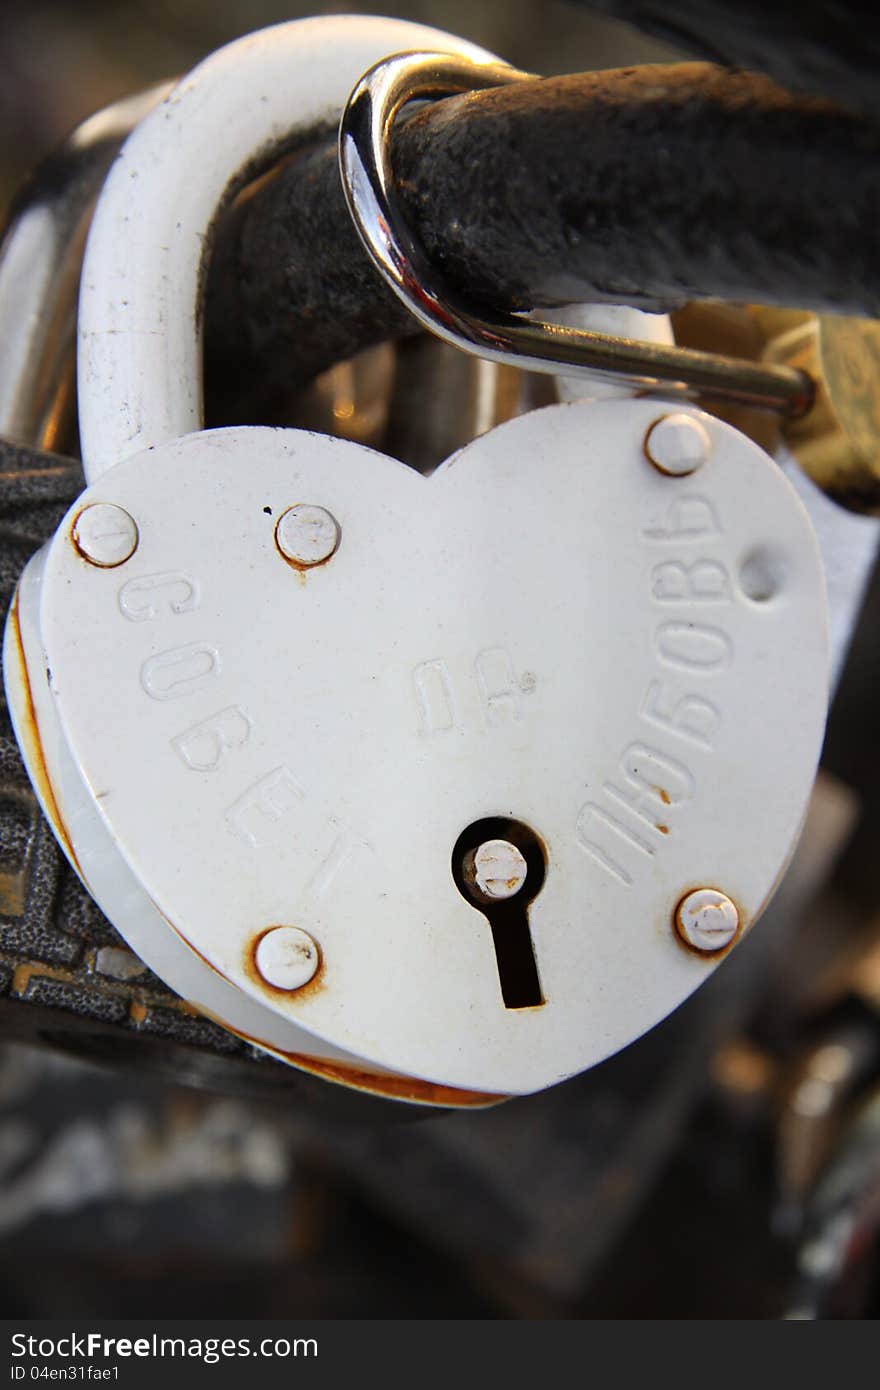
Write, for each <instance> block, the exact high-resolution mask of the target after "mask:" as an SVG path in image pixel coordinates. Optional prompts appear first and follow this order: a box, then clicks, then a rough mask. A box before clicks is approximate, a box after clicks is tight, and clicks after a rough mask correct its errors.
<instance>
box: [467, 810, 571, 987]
mask: <svg viewBox="0 0 880 1390" xmlns="http://www.w3.org/2000/svg"><path fill="white" fill-rule="evenodd" d="M546 872H547V864H546V859H545V856H544V848H543V846H542V844H541V841H540V839H539V838H538V836H537V835H536V834H535V832H534V830H531V829H530V828H529V826H527V825H524V824H523V822H522V821H518V820H510V819H508V818H507V817H505V816H489V817H486V818H485V819H483V820H478V821H474V822H473V824H472V825H469V826H468V827H467V829H466V830H463V831H462V833H461V834H460V835H459V837H458V839H457V840H456V842H455V848H454V849H453V851H452V876H453V878H454V879H455V884H456V887H457V888H458V891H459V892H460V893H461V895H462V897H464V898H465V899H466V900H467V902H469V903H470V904H471V906H472V907H477V908H479V910H480V911H481V912H482V914H483V916H484V917H485V918H486V921H487V922H488V923H489V927H490V928H491V931H492V942H493V944H494V947H495V961H496V964H497V966H498V980H499V983H500V985H501V997H502V999H503V1000H504V1006H505V1008H507V1009H530V1008H535V1007H536V1006H537V1005H540V1004H543V1003H544V996H543V995H542V993H541V981H540V979H539V977H538V966H537V963H536V961H535V950H534V946H533V944H532V933H531V929H530V927H529V907H530V905H531V903H532V902H533V901H534V899H535V898H536V897H537V895H538V893H539V891H540V889H541V885H542V884H543V882H544V876H545V874H546Z"/></svg>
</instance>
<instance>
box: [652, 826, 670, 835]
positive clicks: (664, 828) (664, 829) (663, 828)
mask: <svg viewBox="0 0 880 1390" xmlns="http://www.w3.org/2000/svg"><path fill="white" fill-rule="evenodd" d="M654 829H655V830H659V831H660V834H661V835H668V834H669V826H668V825H659V824H658V825H656V826H655V827H654Z"/></svg>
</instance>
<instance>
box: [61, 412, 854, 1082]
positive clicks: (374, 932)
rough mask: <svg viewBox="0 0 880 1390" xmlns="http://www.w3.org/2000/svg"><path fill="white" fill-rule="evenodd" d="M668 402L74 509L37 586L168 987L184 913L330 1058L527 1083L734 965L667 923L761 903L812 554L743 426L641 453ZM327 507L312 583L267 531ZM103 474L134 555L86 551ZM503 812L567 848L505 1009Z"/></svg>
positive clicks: (800, 715)
mask: <svg viewBox="0 0 880 1390" xmlns="http://www.w3.org/2000/svg"><path fill="white" fill-rule="evenodd" d="M658 413H660V414H662V413H663V407H662V404H661V405H658V404H657V403H656V402H646V401H640V402H607V403H594V404H582V405H570V406H558V407H552V408H550V409H548V410H545V411H540V412H536V413H534V414H532V415H528V416H525V417H522V418H521V419H519V420H515V421H512V422H510V423H508V424H507V425H505V426H503V427H501V428H500V429H497V430H495V431H492V432H490V433H489V434H488V435H485V436H483V437H482V438H481V439H479V440H477V441H475V442H474V443H473V444H471V445H470V446H468V447H467V448H466V449H465V450H463V451H462V452H461V453H460V454H459V455H457V456H456V457H455V458H454V459H452V460H450V461H449V462H448V463H447V464H445V465H444V466H443V467H442V468H441V469H440V470H439V471H438V472H437V473H435V474H434V475H433V476H432V477H431V478H428V479H425V478H422V477H420V476H419V475H417V474H415V473H413V472H412V471H411V470H408V469H406V468H405V467H404V466H403V465H401V464H398V463H396V462H395V461H393V460H390V459H387V458H383V457H382V456H380V455H376V454H373V453H371V452H370V451H368V450H365V449H363V448H361V447H360V446H357V445H354V444H351V443H348V442H345V441H339V440H331V439H327V438H324V437H321V436H316V435H307V434H304V433H297V432H289V431H270V430H261V429H248V430H245V429H242V430H222V431H216V432H212V433H208V434H202V435H196V436H191V437H189V438H187V439H183V440H181V441H178V442H177V443H175V444H171V445H167V446H165V447H163V448H161V449H156V450H154V451H153V452H152V453H151V455H150V456H149V459H145V458H136V459H133V460H130V461H128V462H127V463H124V464H122V465H120V466H119V467H118V468H116V469H115V470H114V471H113V472H112V473H110V474H108V475H106V477H104V478H102V479H101V480H100V482H99V483H98V484H97V485H96V486H95V487H94V488H92V489H90V490H89V492H88V493H87V494H86V495H85V497H84V498H83V499H82V500H81V501H80V502H79V503H78V504H77V507H76V509H75V510H74V512H72V513H71V516H70V518H69V519H68V521H67V522H66V523H65V524H64V525H62V527H61V529H60V530H59V533H58V535H57V537H56V539H55V540H54V542H53V543H52V546H51V548H50V552H49V555H48V558H47V561H46V571H45V574H44V576H43V581H42V584H41V598H40V605H41V610H40V615H39V628H40V632H41V635H42V643H43V647H44V652H45V660H46V662H47V663H48V666H49V668H50V669H51V672H52V696H53V699H54V706H55V710H56V711H57V715H58V717H59V719H60V723H61V726H62V736H63V741H64V743H65V745H66V747H67V748H68V749H69V752H70V756H71V758H72V760H73V762H74V763H75V767H76V772H77V774H78V777H79V778H80V779H81V783H82V785H83V786H84V787H85V788H87V789H89V790H90V792H91V796H92V798H93V802H92V804H93V806H94V808H95V809H96V811H97V813H98V816H99V817H100V819H101V821H102V822H103V825H104V827H105V829H106V832H107V834H108V838H109V840H110V841H111V842H113V843H114V844H115V845H116V846H117V849H118V854H119V856H120V857H121V860H122V861H123V863H124V865H125V869H126V872H127V874H128V875H129V876H130V877H131V879H132V880H133V882H134V883H135V884H136V885H137V887H138V890H139V891H140V892H141V893H142V894H143V896H144V897H145V898H146V899H148V900H150V901H152V902H153V903H154V904H155V905H156V907H157V908H158V914H159V919H160V920H161V921H163V922H164V923H165V926H164V930H161V931H160V929H159V928H158V925H156V926H155V933H154V942H153V947H152V950H153V959H155V958H156V956H157V954H158V955H161V954H162V952H163V951H164V949H165V947H166V946H167V947H168V948H169V956H168V961H167V963H166V964H165V965H164V966H163V967H162V968H161V969H160V973H162V974H163V975H164V976H165V978H166V979H168V980H169V982H170V983H171V984H173V985H175V986H176V987H179V985H177V982H176V975H175V972H176V969H177V964H176V959H177V954H178V953H179V948H180V939H181V937H182V938H183V939H184V940H186V941H188V942H189V943H190V944H191V945H192V947H193V948H194V949H195V951H197V952H198V953H199V955H200V956H201V957H203V958H204V959H205V960H206V961H208V962H209V963H210V967H213V969H212V970H210V974H211V976H212V977H213V978H214V979H215V980H217V981H218V982H219V983H220V984H223V985H224V986H225V985H226V983H227V982H228V983H229V984H230V985H233V986H235V987H236V990H237V991H240V992H241V993H242V995H244V996H247V997H248V998H249V999H250V1000H251V1001H253V1002H254V1003H255V1004H257V1005H259V1006H260V1007H261V1009H262V1011H263V1013H264V1014H266V1013H268V1014H269V1015H273V1016H275V1017H276V1018H277V1019H278V1020H279V1021H280V1022H282V1023H285V1024H287V1025H288V1026H289V1025H293V1026H295V1027H296V1028H298V1029H299V1030H300V1033H301V1034H313V1035H314V1038H315V1044H314V1049H313V1050H320V1049H321V1048H322V1047H323V1048H325V1049H326V1048H329V1049H331V1050H332V1049H336V1050H338V1051H341V1052H342V1053H347V1054H349V1055H350V1056H351V1055H354V1056H358V1057H361V1058H365V1059H367V1060H368V1062H370V1063H372V1064H373V1065H374V1066H376V1067H379V1068H388V1069H391V1070H394V1071H398V1072H404V1073H408V1074H411V1075H414V1076H417V1077H421V1078H425V1079H427V1080H429V1081H433V1082H437V1083H440V1084H445V1085H451V1086H458V1087H464V1088H470V1089H475V1090H479V1091H486V1092H517V1091H528V1090H533V1089H536V1088H538V1087H540V1086H543V1085H547V1084H549V1083H551V1082H553V1081H555V1080H558V1079H560V1078H562V1077H564V1076H566V1075H569V1074H571V1073H572V1072H574V1071H577V1070H580V1069H582V1068H583V1067H586V1066H589V1065H591V1064H592V1063H594V1062H595V1061H597V1060H599V1058H601V1057H603V1056H605V1055H607V1054H608V1053H609V1052H612V1051H614V1050H615V1049H616V1048H618V1047H620V1046H622V1045H624V1044H625V1043H626V1042H628V1041H630V1040H631V1039H632V1038H634V1037H636V1036H638V1035H639V1034H640V1033H642V1032H644V1031H645V1030H646V1029H647V1028H648V1027H650V1026H651V1025H652V1024H653V1023H654V1022H656V1021H657V1020H658V1019H659V1018H661V1017H663V1016H664V1015H665V1014H666V1013H667V1012H668V1011H669V1010H670V1009H671V1008H674V1007H675V1005H676V1004H678V1003H679V1002H680V1001H681V1000H682V999H683V998H684V997H685V996H686V995H687V994H688V993H689V992H690V991H691V990H692V989H693V988H695V987H696V986H697V985H698V984H699V983H700V981H701V980H702V979H703V978H705V975H706V974H707V972H708V971H709V970H711V969H712V968H713V967H714V965H715V963H716V961H717V957H700V956H698V955H697V954H695V953H692V952H689V951H688V950H686V949H685V948H684V947H683V946H682V944H681V942H680V940H679V937H678V935H677V932H676V929H675V922H674V914H675V910H676V907H677V905H678V904H679V903H680V901H681V899H682V897H683V896H684V895H686V894H687V893H688V892H689V891H690V890H692V889H694V888H697V887H701V886H704V885H712V886H718V887H720V888H721V889H723V891H724V892H725V893H726V894H728V895H729V896H730V897H731V898H732V899H733V900H734V902H735V903H736V905H737V908H738V911H739V914H740V918H741V920H742V923H743V926H744V927H745V928H747V927H748V926H749V925H750V924H751V923H752V921H753V920H754V919H755V917H756V916H757V915H758V913H759V912H760V910H761V907H762V906H763V903H764V901H765V899H766V897H767V895H768V894H769V892H770V890H771V888H772V886H773V884H774V882H775V880H776V878H777V877H778V874H779V872H780V869H781V866H782V865H783V864H784V862H785V859H786V857H787V855H788V853H789V851H790V849H791V847H792V844H793V841H794V838H795V836H796V833H797V829H798V826H799V823H800V820H801V817H802V815H803V811H804V807H805V805H806V799H807V796H808V793H809V789H810V786H811V782H812V777H813V773H814V769H815V764H816V759H817V755H818V751H819V746H820V741H821V735H822V728H823V722H824V711H825V695H826V680H827V651H826V644H827V637H826V632H825V623H824V619H823V616H822V615H823V613H824V593H823V580H822V574H821V566H820V563H819V558H818V553H817V549H816V545H815V541H814V539H813V537H812V533H811V531H810V528H809V524H808V522H807V520H806V518H805V516H804V513H803V510H802V508H801V506H800V504H799V503H798V501H797V500H796V498H795V497H794V494H793V493H792V490H791V488H790V486H789V485H788V483H787V482H786V481H785V479H784V478H783V477H782V475H781V474H780V473H779V471H778V470H777V469H776V467H775V466H774V465H773V464H772V463H771V461H770V460H769V459H767V458H766V456H765V455H763V454H762V453H761V452H760V451H759V450H758V449H757V448H755V447H754V446H753V445H751V444H749V443H748V442H747V441H746V440H744V439H743V438H742V437H741V436H739V435H737V434H736V433H735V432H734V431H732V430H730V429H728V428H727V427H725V426H723V425H721V424H720V423H718V422H717V421H715V420H712V419H711V418H709V417H707V416H701V417H699V418H700V420H701V423H702V425H703V427H704V428H705V429H706V430H707V432H708V434H709V436H710V438H711V440H712V452H711V457H710V458H709V460H708V462H707V463H706V464H704V466H703V467H702V468H701V469H700V470H699V473H698V474H697V475H695V476H694V477H693V478H688V477H685V478H675V477H669V476H666V475H664V474H661V473H659V472H658V471H657V470H656V469H655V468H654V467H653V466H652V465H651V464H650V463H649V462H648V461H647V459H646V457H645V453H644V447H643V446H644V438H645V435H646V433H647V431H648V429H649V427H650V425H651V424H652V422H653V421H654V419H655V418H656V417H657V415H658ZM242 458H246V460H247V467H246V468H245V467H242V462H241V461H242ZM367 478H369V486H368V487H366V486H365V485H364V484H365V479H367ZM169 497H173V498H174V504H173V506H171V507H169V504H168V499H169ZM303 499H308V500H310V501H311V502H315V500H316V499H319V501H318V505H321V506H324V507H326V509H327V510H328V511H329V512H331V514H332V515H333V516H334V517H335V518H336V520H337V521H338V523H339V526H340V529H341V533H342V537H343V542H342V544H341V545H340V546H339V548H338V549H337V550H336V552H335V553H334V554H333V556H332V558H331V559H330V560H329V561H327V562H326V563H325V564H323V565H320V566H317V567H315V568H312V569H309V570H303V571H297V570H296V569H293V568H292V567H291V566H289V565H286V564H284V563H283V561H281V559H280V557H279V553H278V549H277V545H276V540H275V526H276V522H277V518H278V517H279V516H280V515H282V514H283V513H284V511H285V510H286V509H287V508H288V507H290V506H292V505H295V504H296V503H297V502H299V501H301V500H303ZM91 500H95V501H97V500H101V501H105V502H112V503H113V504H114V505H117V506H121V507H123V508H124V509H125V510H126V511H128V512H129V513H130V514H131V515H132V516H133V517H134V518H135V520H136V522H137V526H138V532H139V537H140V541H139V545H138V548H137V551H136V552H135V554H134V556H133V557H132V558H131V559H130V560H129V561H128V562H126V564H124V565H122V566H121V567H119V568H117V569H113V570H102V569H98V568H96V567H94V566H92V565H89V564H87V563H86V562H84V560H83V558H82V556H81V555H80V554H79V553H78V551H77V550H76V548H75V547H74V546H73V545H72V544H71V540H70V530H69V528H70V524H71V523H72V521H73V517H74V515H75V513H76V512H78V511H79V510H80V508H81V507H82V505H83V503H84V502H88V501H91ZM267 508H268V509H269V510H268V511H267V510H266V509H267ZM390 541H393V543H390ZM758 549H764V550H767V551H772V552H773V553H774V554H775V555H776V556H778V557H779V559H780V571H781V573H782V574H783V575H784V580H783V583H782V586H781V589H780V590H779V591H778V592H777V593H775V594H774V595H773V597H772V598H770V599H768V600H767V601H765V602H764V601H756V600H755V599H754V598H749V597H747V596H746V594H745V593H744V592H743V590H742V588H741V584H740V578H739V576H740V566H741V564H742V562H743V560H744V559H745V558H746V557H748V556H749V555H752V554H753V553H754V552H755V551H756V550H758ZM63 794H64V795H65V796H66V791H63ZM489 816H507V817H513V818H516V819H518V820H521V821H523V822H525V823H526V824H527V825H528V826H530V827H531V828H532V829H533V830H534V831H535V832H536V833H537V834H538V835H539V836H540V837H541V840H542V841H543V843H544V845H545V846H546V854H547V872H546V879H545V882H544V884H543V886H542V888H541V890H540V892H539V893H538V894H537V896H536V898H535V899H534V902H533V903H532V906H531V908H530V915H529V926H530V931H531V937H532V942H533V946H534V951H535V957H536V961H537V965H538V971H539V977H540V982H541V988H542V993H543V996H544V1000H545V1002H544V1003H543V1004H542V1005H539V1006H536V1007H531V1008H527V1009H507V1008H505V1006H504V1004H503V1000H502V997H501V991H500V983H499V965H498V962H497V960H496V957H495V953H494V948H493V943H492V935H491V932H490V930H489V927H488V923H487V921H486V919H485V917H484V916H483V914H482V913H481V912H480V911H479V910H478V909H477V908H476V907H475V906H474V905H473V904H471V903H469V902H468V901H467V900H466V899H465V897H464V896H463V895H462V894H461V893H460V892H459V890H458V888H457V887H456V885H455V882H454V879H453V874H452V866H451V855H452V849H453V846H454V844H455V842H456V840H457V838H458V836H459V835H460V834H461V832H462V830H463V829H464V828H465V827H466V826H467V825H468V824H470V823H472V822H474V821H477V820H480V819H481V818H483V817H489ZM68 832H69V834H70V836H71V839H72V841H73V843H74V846H75V847H76V853H77V857H78V859H79V861H80V864H81V867H82V871H83V873H84V876H85V878H86V880H87V881H88V882H89V883H90V884H91V885H92V887H93V889H95V891H96V896H97V897H98V900H99V901H102V896H101V892H100V890H99V889H98V888H97V883H96V876H95V874H94V873H93V871H92V866H91V864H90V862H89V853H90V851H89V847H88V846H87V845H85V844H84V845H83V846H82V848H80V846H79V845H78V844H77V837H78V826H77V824H76V823H69V824H68ZM113 916H114V920H115V921H117V923H118V924H119V926H120V928H121V929H122V930H123V932H125V931H126V917H125V914H120V912H119V911H118V910H116V911H115V912H114V913H113ZM169 924H173V926H172V925H169ZM278 925H284V926H293V927H297V928H299V929H301V930H303V931H306V932H308V934H309V935H310V936H311V937H312V938H313V939H314V941H315V942H316V943H317V945H318V948H319V950H320V954H321V962H322V963H321V969H320V971H319V972H318V974H317V975H316V976H315V978H314V980H313V981H312V982H311V983H310V984H309V985H307V986H306V987H305V988H303V989H301V990H294V991H293V992H292V993H284V992H279V991H277V990H271V991H267V990H266V989H265V988H264V986H263V985H262V983H261V980H260V976H259V971H255V970H254V969H253V968H252V963H253V952H254V950H255V949H256V947H257V945H258V943H259V941H260V940H261V939H262V937H263V934H264V933H265V932H266V930H267V929H268V928H270V927H273V926H278ZM160 937H161V940H160V939H159V938H160ZM130 939H131V938H130ZM131 944H132V945H133V947H134V948H135V949H136V950H139V951H140V946H139V943H138V941H137V940H134V939H132V941H131ZM215 972H217V973H216V974H215ZM202 999H204V994H203V995H202ZM214 1012H217V1013H219V1014H220V1016H221V1017H222V1016H223V1013H222V1010H221V1009H219V1008H216V1009H215V1010H214ZM299 1050H300V1051H302V1048H300V1049H299Z"/></svg>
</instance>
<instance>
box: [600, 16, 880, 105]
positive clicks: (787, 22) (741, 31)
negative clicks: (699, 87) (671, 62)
mask: <svg viewBox="0 0 880 1390" xmlns="http://www.w3.org/2000/svg"><path fill="white" fill-rule="evenodd" d="M582 3H583V4H584V7H585V8H587V7H588V8H589V9H591V10H601V11H603V12H604V13H605V14H608V15H612V16H613V17H614V18H615V19H623V20H626V21H627V23H629V24H634V25H636V26H637V27H638V28H639V29H643V30H644V31H645V32H646V33H648V34H653V35H654V36H655V37H656V38H660V39H665V40H667V41H668V42H670V43H673V44H675V45H676V46H677V47H679V48H684V49H686V50H688V51H689V52H692V53H694V54H696V55H698V56H699V57H700V58H708V59H711V60H713V61H715V62H721V63H728V64H730V65H731V66H733V67H740V68H755V69H758V70H759V71H761V72H766V73H769V74H770V75H771V76H772V77H775V78H776V80H777V81H778V82H783V83H784V84H785V85H786V86H787V87H792V88H795V89H800V90H802V91H807V92H815V93H818V94H821V95H824V96H830V97H833V98H834V99H835V100H836V101H839V102H841V103H842V104H843V105H844V106H850V107H852V108H853V109H855V110H862V111H867V112H872V113H874V114H875V115H876V114H880V85H878V83H877V69H878V67H880V24H878V16H877V5H876V0H843V3H841V0H800V3H799V4H797V5H778V4H777V5H774V4H769V5H768V4H767V3H766V0H582Z"/></svg>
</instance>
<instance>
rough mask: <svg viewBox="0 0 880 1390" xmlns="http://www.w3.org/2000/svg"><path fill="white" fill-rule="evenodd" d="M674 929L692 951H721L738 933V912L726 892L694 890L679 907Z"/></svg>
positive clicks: (715, 889)
mask: <svg viewBox="0 0 880 1390" xmlns="http://www.w3.org/2000/svg"><path fill="white" fill-rule="evenodd" d="M675 928H676V931H677V932H678V934H679V936H680V937H681V939H682V941H683V942H684V943H685V945H686V946H690V947H691V948H692V949H693V950H695V951H723V950H724V947H725V946H729V945H730V943H731V941H732V940H733V938H734V937H735V936H736V934H737V932H738V931H739V912H738V911H737V907H736V903H734V902H733V901H732V900H731V899H730V898H728V896H727V894H726V893H720V892H719V891H718V889H717V888H696V889H694V891H693V892H692V893H688V894H687V895H686V897H684V898H682V900H681V902H680V903H679V904H678V907H677V908H676V910H675Z"/></svg>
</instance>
